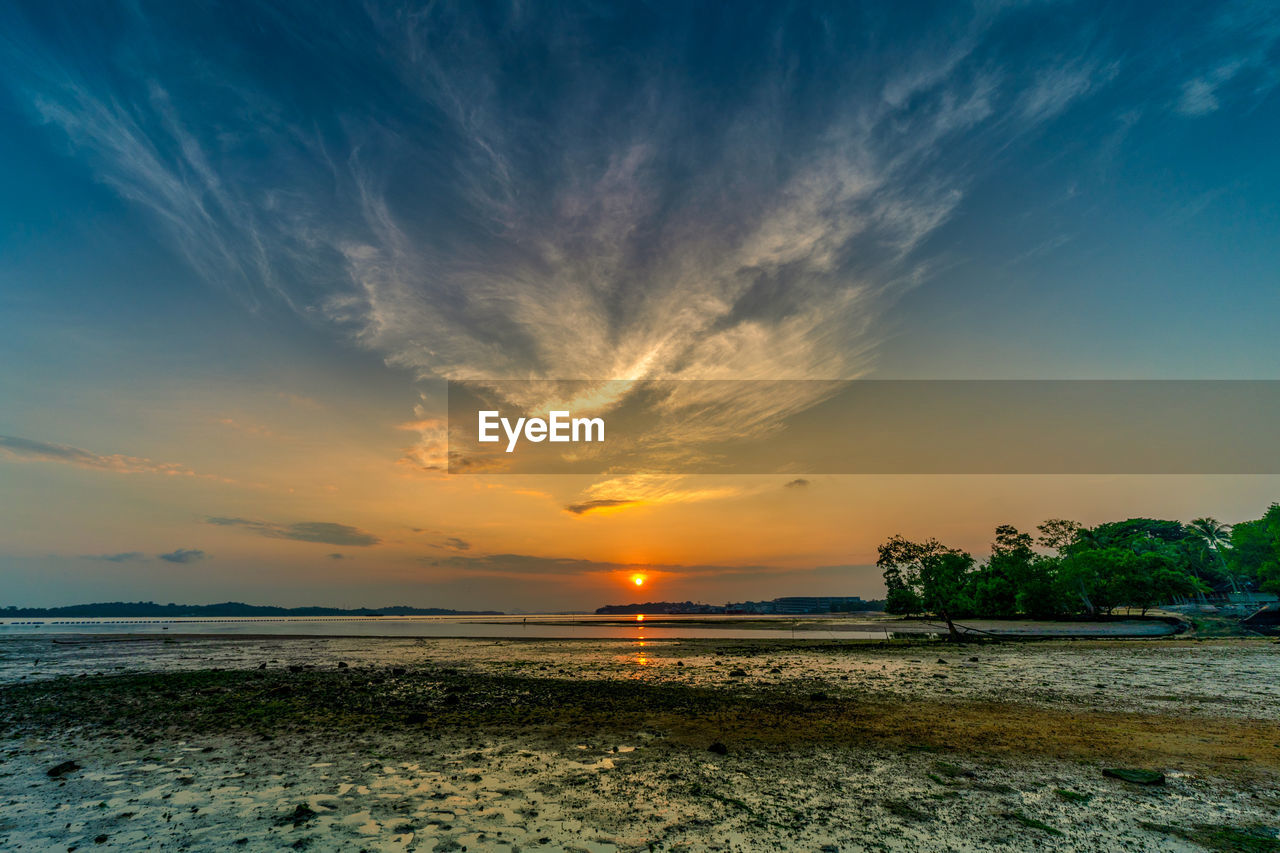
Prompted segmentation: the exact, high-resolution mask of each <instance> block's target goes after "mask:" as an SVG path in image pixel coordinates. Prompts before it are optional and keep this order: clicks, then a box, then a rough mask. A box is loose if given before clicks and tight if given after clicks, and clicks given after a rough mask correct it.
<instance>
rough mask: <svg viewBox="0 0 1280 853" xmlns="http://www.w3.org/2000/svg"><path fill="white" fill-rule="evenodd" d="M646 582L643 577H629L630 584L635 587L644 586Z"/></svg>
mask: <svg viewBox="0 0 1280 853" xmlns="http://www.w3.org/2000/svg"><path fill="white" fill-rule="evenodd" d="M646 580H647V578H646V577H645V576H644V575H632V576H631V582H632V583H633V584H635V585H636V586H644V582H645V581H646Z"/></svg>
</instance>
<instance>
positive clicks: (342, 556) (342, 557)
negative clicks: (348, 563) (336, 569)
mask: <svg viewBox="0 0 1280 853" xmlns="http://www.w3.org/2000/svg"><path fill="white" fill-rule="evenodd" d="M325 556H326V557H328V558H329V559H330V560H345V559H346V558H347V555H346V554H338V553H333V554H325Z"/></svg>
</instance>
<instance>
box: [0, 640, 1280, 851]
mask: <svg viewBox="0 0 1280 853" xmlns="http://www.w3.org/2000/svg"><path fill="white" fill-rule="evenodd" d="M975 658H976V659H975ZM340 662H341V663H342V664H345V666H339V663H340ZM0 681H2V682H4V683H5V686H4V687H0V736H2V737H3V740H0V750H3V755H4V758H5V760H4V764H3V768H2V769H0V802H3V803H4V808H3V811H2V812H0V848H3V849H6V850H7V849H23V850H52V849H58V850H66V849H68V848H81V849H90V848H96V847H102V848H114V849H165V850H169V849H191V850H206V849H208V850H215V849H228V848H230V849H248V850H265V849H281V848H294V849H312V850H360V849H366V850H430V851H436V850H442V851H443V850H461V849H463V848H466V849H468V850H490V849H496V850H532V849H547V850H591V851H612V850H650V849H661V850H714V849H720V850H772V849H791V850H815V851H816V850H833V849H838V850H938V849H953V850H1026V849H1034V848H1037V847H1050V846H1052V847H1054V848H1057V849H1063V850H1099V849H1102V850H1110V849H1125V850H1203V849H1210V850H1249V851H1257V850H1280V841H1277V840H1276V832H1277V827H1278V826H1280V819H1278V818H1277V814H1280V687H1278V686H1277V685H1280V646H1277V645H1276V644H1274V643H1271V642H1268V641H1245V640H1237V641H1213V642H1208V641H1206V642H1194V641H1186V640H1161V641H1151V642H1135V641H1089V642H1058V641H1052V642H1044V643H1036V644H1029V645H1018V644H1000V645H974V646H967V647H963V648H952V647H947V646H943V645H937V644H934V645H929V644H923V643H916V644H900V643H896V644H889V645H885V644H874V643H848V642H845V643H841V642H834V641H833V642H827V643H820V642H809V643H790V642H786V641H742V640H737V641H705V640H697V641H662V642H652V641H649V642H645V643H644V644H643V645H641V644H639V643H638V642H626V641H525V642H520V641H482V640H426V641H413V640H395V639H392V640H358V639H318V638H298V639H280V638H238V639H210V638H199V639H197V638H191V639H177V638H174V639H171V640H170V641H168V642H138V643H119V642H115V643H85V644H84V645H81V646H76V645H56V646H55V645H53V644H51V643H50V642H49V641H48V640H47V639H45V640H39V641H37V640H5V641H3V642H0ZM713 746H714V750H712V749H711V747H713ZM66 761H71V762H74V764H75V767H74V768H68V769H67V770H65V772H63V773H60V774H57V775H55V776H50V775H49V770H50V769H51V768H55V767H56V766H57V765H59V764H61V763H63V762H66ZM1110 767H1128V768H1146V769H1152V770H1157V771H1160V772H1162V773H1163V774H1164V775H1165V781H1164V784H1162V785H1154V786H1146V785H1138V784H1133V783H1130V782H1125V781H1121V780H1118V779H1114V778H1108V777H1107V776H1104V774H1103V772H1102V771H1103V770H1104V769H1105V768H1110Z"/></svg>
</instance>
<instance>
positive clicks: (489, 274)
mask: <svg viewBox="0 0 1280 853" xmlns="http://www.w3.org/2000/svg"><path fill="white" fill-rule="evenodd" d="M1009 8H1011V6H1009V5H1006V4H979V5H978V6H977V7H972V6H963V5H961V6H956V7H954V8H952V9H950V10H948V11H946V12H945V13H941V14H940V16H939V18H938V19H937V20H936V21H934V22H931V23H929V24H924V23H919V22H914V21H904V22H899V23H901V24H903V25H904V26H903V28H902V31H901V32H899V31H897V30H895V38H894V39H886V38H883V37H882V34H881V33H878V32H877V31H876V28H875V26H869V25H868V23H867V21H866V19H865V18H864V17H862V16H860V15H859V14H857V13H856V12H855V11H854V10H853V7H850V9H849V10H847V11H841V10H838V9H828V10H825V11H823V12H822V13H821V14H820V15H819V14H818V13H814V12H811V11H810V10H807V9H806V7H804V6H803V5H801V6H798V7H787V6H785V5H779V6H777V7H776V8H775V7H770V8H768V9H766V10H763V11H760V12H759V14H757V15H753V16H745V18H744V21H743V28H742V30H741V31H740V33H739V39H738V40H736V41H735V46H734V47H733V48H732V49H727V50H726V54H725V55H724V56H718V57H716V63H715V64H716V65H717V66H722V67H723V69H724V70H723V72H722V73H731V74H732V75H733V76H732V81H731V83H730V82H729V81H728V80H726V79H724V78H713V77H703V76H701V75H704V74H710V73H711V72H710V70H709V69H707V68H703V67H701V66H700V65H698V64H697V63H692V64H689V59H688V57H689V56H691V55H694V54H695V53H697V50H695V48H694V43H693V41H692V40H693V39H694V38H695V37H694V36H693V35H692V34H693V33H695V32H698V31H699V27H700V26H701V25H700V24H699V23H698V22H697V21H696V18H695V16H694V12H693V11H692V10H685V9H684V7H666V6H658V7H651V8H649V7H646V10H645V11H643V12H639V11H638V12H637V13H636V14H641V15H651V16H652V17H651V19H650V20H649V21H648V26H646V27H640V28H635V30H634V32H635V35H634V40H633V41H632V42H630V43H629V45H628V49H627V50H626V51H606V52H601V51H600V50H599V49H598V46H599V45H601V44H606V43H611V42H610V39H609V38H608V36H610V34H611V33H613V30H612V29H611V28H612V27H613V26H615V25H616V21H614V20H613V18H612V16H611V14H609V13H607V12H606V11H605V10H603V9H597V10H596V11H594V12H587V11H586V10H578V11H568V10H562V11H561V12H557V13H555V14H550V13H548V14H541V15H530V14H526V13H525V12H524V11H521V10H520V8H519V7H518V6H515V7H511V8H509V9H507V10H506V12H505V13H495V14H493V15H488V14H482V13H481V12H479V11H478V10H477V9H476V8H474V7H473V6H471V5H468V4H461V3H458V4H454V3H439V4H431V5H430V6H427V7H424V8H420V9H417V8H414V9H411V8H409V7H407V6H398V5H392V6H377V5H375V6H366V7H356V6H350V7H345V9H346V11H345V12H344V15H345V17H344V15H336V16H326V15H319V14H316V15H307V14H302V15H297V16H290V17H289V19H288V22H287V26H286V24H285V23H284V18H283V17H281V18H275V17H272V16H267V15H264V16H261V17H260V18H255V26H257V27H259V29H260V30H261V32H262V33H263V37H264V38H271V39H273V41H274V42H275V43H278V44H279V45H280V46H281V50H282V51H283V52H284V54H283V55H282V56H281V58H280V65H281V67H282V68H286V69H289V71H288V72H287V73H285V72H282V73H281V74H280V75H264V74H262V73H261V69H260V68H257V67H256V66H250V65H247V64H246V62H245V60H244V53H245V51H242V50H240V49H239V48H238V46H237V45H236V44H235V43H234V40H233V39H227V44H226V45H225V46H224V47H218V46H217V45H220V44H222V42H221V41H219V40H218V39H211V40H208V45H206V47H207V49H205V50H203V51H202V52H201V53H200V61H199V62H197V63H194V64H193V63H192V62H191V61H190V57H191V51H190V49H189V48H190V40H191V39H192V38H193V37H194V36H195V35H196V34H198V33H202V32H203V31H204V29H206V28H208V27H209V26H212V25H213V23H214V22H213V21H212V20H211V19H208V18H206V17H204V16H205V15H206V12H205V11H204V10H203V9H201V8H197V7H189V9H188V11H187V13H186V14H185V15H174V16H164V18H163V19H161V18H159V17H158V16H149V15H148V14H147V12H146V10H145V8H144V7H142V6H130V7H128V11H124V12H120V13H119V15H118V17H119V20H115V21H114V25H113V27H112V28H111V29H110V35H109V36H103V35H102V34H100V33H97V32H94V33H92V34H86V33H83V32H79V31H72V32H71V33H70V34H64V35H66V36H67V40H70V42H71V43H72V44H73V45H74V42H75V38H77V37H78V38H81V39H85V40H86V41H87V43H91V44H92V46H93V48H94V51H93V55H94V56H95V57H97V58H98V60H97V61H98V63H99V64H100V65H101V66H102V67H89V66H86V65H85V64H84V63H82V62H78V61H77V59H78V57H77V56H76V54H75V51H74V49H71V50H68V49H67V48H66V46H65V44H64V43H63V41H59V39H57V38H51V37H49V36H48V34H45V33H42V32H41V31H38V30H37V29H35V28H33V27H31V26H29V25H27V24H26V23H25V22H24V21H23V20H22V18H21V16H20V15H18V14H17V13H13V14H11V15H10V16H9V18H8V20H6V21H5V23H6V24H8V26H7V27H6V28H5V33H4V35H3V36H2V37H0V38H3V44H4V47H5V51H4V53H5V55H6V57H7V58H6V59H5V60H4V70H5V72H6V73H5V77H6V79H7V80H8V81H9V83H10V85H11V86H12V88H13V89H14V90H15V93H16V94H17V96H18V98H19V100H20V102H22V103H24V104H25V105H26V106H27V108H28V110H29V113H30V115H31V116H32V117H33V118H34V119H35V120H36V121H39V122H41V123H43V124H45V125H46V126H48V127H50V128H51V129H53V130H55V131H56V132H57V133H58V134H60V135H61V137H62V138H64V139H65V140H67V141H68V142H69V143H70V146H71V149H72V151H73V152H74V154H75V155H76V156H78V157H79V158H81V159H82V160H83V161H84V162H85V163H86V164H87V165H88V166H89V167H90V168H92V169H93V171H94V174H96V175H97V176H98V178H99V179H100V180H101V181H102V182H104V183H105V184H107V185H109V186H111V187H112V188H114V189H115V190H116V191H117V192H118V193H119V194H120V195H121V196H122V197H123V198H125V199H128V200H129V201H131V202H133V203H134V204H136V205H137V206H138V207H139V208H141V209H144V210H147V211H149V212H150V213H151V214H152V218H153V220H154V221H155V223H156V224H157V227H158V228H159V229H161V230H162V232H163V233H164V234H165V235H167V236H168V238H169V240H170V242H171V244H172V246H173V247H174V249H175V251H176V252H177V253H179V254H180V255H181V256H182V257H184V258H185V259H186V260H187V261H188V262H189V263H190V264H191V265H192V267H193V268H194V269H196V270H197V271H199V272H200V273H201V274H202V275H203V276H204V277H205V278H207V279H208V280H210V281H212V282H215V283H217V284H218V285H221V286H225V287H228V288H231V289H234V290H236V291H237V292H240V293H243V294H245V298H246V299H248V300H249V301H251V302H256V301H257V300H259V299H261V298H262V297H263V296H264V295H269V296H270V298H274V299H278V300H280V301H282V302H283V303H284V304H287V305H289V306H291V307H292V308H293V309H295V310H296V311H298V312H299V313H301V314H303V315H305V316H306V317H308V318H312V319H319V320H322V321H325V322H328V323H331V324H333V325H334V326H335V327H336V328H337V329H339V330H341V332H342V333H344V334H346V335H349V336H350V337H351V339H353V340H354V341H356V342H358V343H359V344H360V345H362V346H364V347H367V348H368V349H370V350H373V351H376V352H378V353H380V354H382V355H383V356H384V357H385V358H386V359H387V360H388V361H389V362H391V363H393V364H397V365H402V366H405V367H408V368H410V369H412V370H413V371H414V372H415V373H416V374H417V375H419V376H421V377H424V378H441V377H444V378H454V379H480V380H483V379H491V378H495V377H502V378H552V379H564V378H579V377H588V378H599V379H616V378H657V377H672V378H762V379H777V378H783V377H785V378H851V377H856V376H859V375H862V374H863V373H865V372H866V371H867V370H868V369H870V367H871V366H872V364H873V358H874V353H875V350H876V348H877V347H878V346H879V344H881V343H882V342H883V340H884V339H885V336H886V334H888V327H887V326H886V324H885V323H883V322H882V319H883V318H884V315H885V312H886V311H887V310H888V308H889V307H890V306H891V305H893V304H894V302H895V301H896V300H897V299H898V298H899V297H900V296H901V295H902V294H903V293H905V292H906V291H908V290H910V289H911V288H913V287H916V286H918V285H919V284H920V283H921V282H923V281H926V280H928V279H929V277H930V276H931V275H933V273H934V271H935V270H936V269H938V268H939V266H940V264H941V263H942V262H943V261H944V260H945V259H946V257H947V254H948V252H953V251H955V249H954V247H953V246H948V245H947V244H946V242H945V241H944V240H943V237H944V235H945V233H946V232H945V229H946V227H947V225H948V223H950V222H951V221H952V220H953V219H954V218H955V216H956V214H957V212H958V211H959V210H960V209H961V208H962V206H963V205H964V204H965V202H966V198H967V196H968V195H969V193H970V190H971V187H972V185H973V184H974V182H975V181H977V180H979V179H980V178H981V177H982V176H983V175H984V174H986V173H987V171H988V170H990V169H992V168H993V164H994V163H995V162H997V161H998V160H999V158H1000V157H1001V156H1003V155H1004V153H1005V152H1007V151H1009V150H1010V149H1011V148H1012V147H1015V146H1017V145H1018V144H1019V143H1020V142H1022V141H1024V140H1029V139H1034V138H1036V134H1038V133H1039V132H1040V130H1041V128H1042V126H1043V125H1044V124H1045V123H1046V122H1048V121H1049V120H1051V119H1052V118H1054V117H1056V116H1058V115H1060V114H1062V113H1063V112H1064V111H1065V110H1066V109H1068V108H1069V107H1072V106H1074V105H1077V104H1080V103H1083V102H1084V101H1085V100H1086V99H1088V98H1091V97H1094V96H1095V95H1097V94H1098V93H1099V92H1100V91H1102V90H1103V89H1105V88H1106V87H1107V86H1109V85H1110V84H1111V83H1112V82H1113V81H1115V80H1116V79H1117V78H1118V75H1119V71H1120V69H1121V67H1122V66H1121V64H1120V63H1121V56H1122V54H1120V53H1118V52H1112V53H1108V51H1107V49H1106V46H1105V45H1102V46H1095V45H1092V44H1090V45H1087V46H1085V47H1081V46H1080V45H1079V44H1077V42H1078V41H1079V39H1075V38H1068V37H1064V38H1063V39H1059V40H1057V41H1055V40H1054V36H1055V34H1054V33H1053V32H1047V34H1046V35H1045V40H1046V45H1047V49H1046V50H1041V51H1028V52H1023V51H1021V50H1019V49H1014V48H1012V47H1010V46H1009V45H1007V44H1004V43H1003V42H1001V41H1000V36H999V35H995V36H993V35H992V33H998V32H999V31H1000V28H999V27H998V26H996V25H997V24H998V23H999V21H1000V19H1001V16H1002V15H1004V14H1007V13H1008V12H1007V10H1008V9H1009ZM1232 8H1233V9H1234V8H1236V7H1235V6H1232ZM1033 13H1034V11H1027V10H1020V11H1019V14H1033ZM905 14H910V13H905ZM846 16H847V17H846ZM1253 17H1254V19H1256V18H1257V17H1258V15H1257V14H1255V15H1254V16H1253ZM1263 23H1264V24H1265V22H1263ZM908 24H909V25H910V26H907V25H908ZM1233 26H1236V25H1233ZM1252 26H1253V29H1254V30H1256V31H1258V32H1271V31H1272V30H1274V26H1272V27H1271V28H1268V27H1267V26H1265V25H1259V23H1258V22H1257V21H1256V20H1255V21H1254V24H1253V25H1252ZM1237 29H1239V26H1237ZM815 31H820V32H823V33H825V34H826V36H824V38H822V39H816V40H815V39H808V40H806V41H805V42H804V44H805V47H804V49H803V50H797V49H796V48H795V46H794V45H795V43H798V42H797V39H799V38H800V37H801V35H802V34H811V33H813V32H815ZM1234 31H1235V30H1233V32H1234ZM105 37H109V38H110V39H111V44H110V49H109V50H104V49H102V47H101V45H100V44H99V42H100V40H101V39H102V38H105ZM276 37H278V38H276ZM1271 38H1272V37H1271V36H1267V37H1265V38H1264V37H1262V36H1259V37H1257V38H1255V39H1253V41H1251V42H1250V44H1254V45H1255V48H1256V49H1255V48H1250V51H1249V52H1248V55H1247V56H1245V57H1243V58H1239V57H1236V58H1227V57H1224V56H1223V55H1222V54H1223V52H1224V49H1219V48H1214V49H1212V50H1206V54H1212V55H1213V57H1214V62H1215V64H1214V65H1212V66H1207V67H1208V70H1207V71H1205V72H1203V73H1197V75H1196V77H1195V78H1194V79H1192V80H1190V81H1187V83H1186V85H1185V87H1184V90H1183V91H1182V93H1181V96H1180V98H1181V99H1180V104H1181V106H1180V109H1182V110H1183V112H1186V113H1189V114H1203V113H1205V112H1207V111H1210V110H1212V109H1213V108H1214V107H1215V106H1216V105H1217V103H1218V100H1219V96H1218V91H1219V89H1220V88H1221V86H1222V85H1223V84H1224V83H1225V82H1226V81H1227V80H1233V79H1236V77H1237V76H1238V75H1239V74H1240V73H1243V72H1241V71H1236V70H1233V69H1237V68H1250V69H1254V70H1255V71H1256V70H1257V69H1261V68H1262V67H1263V63H1262V62H1261V60H1260V59H1259V57H1264V58H1265V57H1266V56H1267V55H1268V54H1267V53H1266V51H1267V50H1269V49H1270V47H1269V45H1271V44H1273V43H1274V39H1272V40H1271V41H1268V39H1271ZM90 40H91V41H90ZM64 41H65V40H64ZM739 42H740V43H739ZM203 44H205V42H204V41H202V45H203ZM548 45H556V46H560V48H559V49H550V50H549V49H547V46H548ZM886 45H889V47H886ZM499 46H501V47H499ZM82 47H83V46H82ZM699 48H700V44H699ZM512 56H519V57H522V61H521V62H510V61H507V59H506V58H509V57H512ZM1045 56H1050V57H1053V61H1052V62H1046V61H1045V59H1044V57H1045ZM682 63H683V65H682ZM1231 63H1237V64H1235V65H1233V64H1231ZM671 67H679V68H681V69H682V73H674V74H673V73H670V72H668V71H666V70H665V69H668V68H671ZM175 69H176V70H175ZM551 81H555V83H554V84H553V83H552V82H551ZM1258 85H1262V83H1261V82H1259V84H1258ZM1267 85H1270V84H1267ZM315 86H320V87H323V91H324V97H323V98H319V99H318V98H317V97H316V91H313V89H312V88H310V87H315ZM709 92H714V93H715V96H714V97H711V96H709V95H708V93H709ZM1146 96H1149V95H1144V97H1146ZM317 100H320V101H322V102H323V104H324V108H323V109H312V110H310V111H308V110H306V109H303V108H301V107H300V106H299V105H301V104H308V103H313V102H315V101H317ZM811 402H813V401H810V403H811ZM739 404H740V405H741V406H745V407H748V408H749V407H752V406H754V407H756V408H755V410H753V411H749V412H748V413H747V414H748V416H749V419H754V420H756V421H759V422H761V423H766V422H768V421H769V420H770V419H771V418H776V416H777V414H778V412H777V410H776V409H775V408H773V407H774V406H775V405H776V401H772V400H770V399H769V398H767V397H762V398H760V399H759V400H752V401H739ZM786 405H789V406H791V407H793V408H794V407H797V406H798V407H800V408H803V407H804V406H805V405H806V402H805V401H803V400H792V401H787V403H786ZM438 415H439V412H420V413H419V414H418V418H417V420H416V422H415V423H416V426H415V427H414V429H415V431H417V432H419V433H420V434H421V435H422V439H421V440H420V441H419V442H418V443H417V444H415V445H414V446H413V447H412V448H410V449H409V450H408V451H407V453H406V457H405V459H406V463H407V464H409V465H411V466H413V467H414V468H415V469H417V470H427V471H440V470H442V469H443V467H444V462H445V461H446V455H445V453H444V445H443V444H442V439H441V435H440V433H439V430H438V429H437V428H436V427H435V426H431V425H430V424H431V420H432V418H434V417H436V416H438Z"/></svg>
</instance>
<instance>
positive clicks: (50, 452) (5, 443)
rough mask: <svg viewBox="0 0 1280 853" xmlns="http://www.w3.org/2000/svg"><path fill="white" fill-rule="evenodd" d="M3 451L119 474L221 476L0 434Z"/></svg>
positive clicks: (38, 459)
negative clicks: (201, 473)
mask: <svg viewBox="0 0 1280 853" xmlns="http://www.w3.org/2000/svg"><path fill="white" fill-rule="evenodd" d="M0 452H2V453H3V454H4V455H6V456H8V457H10V458H12V459H19V460H29V461H37V462H61V463H64V464H67V465H75V466H76V467H78V468H90V469H93V470H96V471H113V472H115V473H118V474H165V475H167V476H171V477H198V476H206V478H208V479H218V480H221V479H222V478H220V477H208V475H199V474H196V472H195V471H192V470H191V469H190V468H188V467H186V466H185V465H179V464H177V463H173V462H153V461H152V460H150V459H147V458H145V457H142V456H125V455H123V454H120V453H113V454H110V455H103V454H99V453H94V452H92V451H89V450H82V449H81V448H79V447H72V446H70V445H67V444H51V443H49V442H45V441H36V440H34V439H29V438H18V437H16V436H9V435H0Z"/></svg>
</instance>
